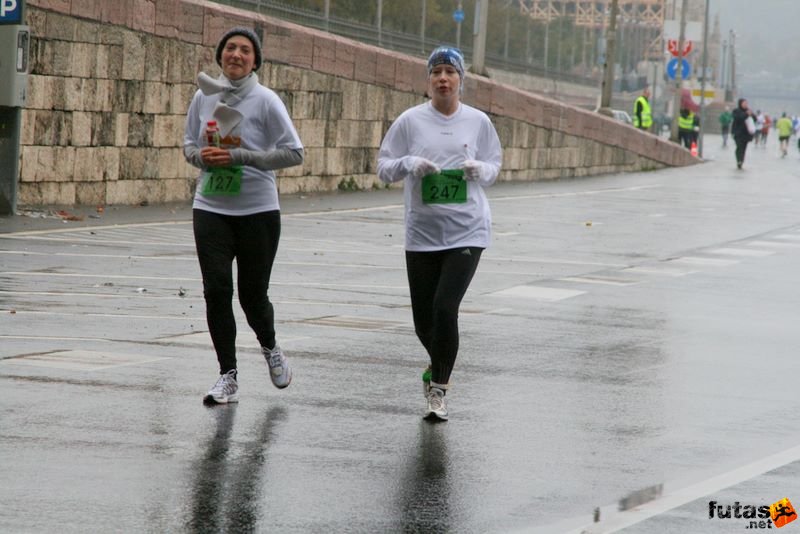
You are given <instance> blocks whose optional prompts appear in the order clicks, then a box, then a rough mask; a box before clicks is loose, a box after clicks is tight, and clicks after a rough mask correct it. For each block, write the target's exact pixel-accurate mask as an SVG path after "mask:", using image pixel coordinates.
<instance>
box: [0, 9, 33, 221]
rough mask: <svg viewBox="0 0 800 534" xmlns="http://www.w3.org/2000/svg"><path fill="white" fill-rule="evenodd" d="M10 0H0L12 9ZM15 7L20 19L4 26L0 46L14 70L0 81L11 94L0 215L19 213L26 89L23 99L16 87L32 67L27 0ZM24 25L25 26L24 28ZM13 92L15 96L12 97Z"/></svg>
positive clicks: (0, 164)
mask: <svg viewBox="0 0 800 534" xmlns="http://www.w3.org/2000/svg"><path fill="white" fill-rule="evenodd" d="M9 4H10V3H9V2H8V1H7V0H0V7H2V8H4V9H9V12H13V11H14V8H13V7H12V6H10V5H9ZM14 7H16V9H17V11H16V13H18V14H19V17H18V20H17V21H16V23H14V24H12V25H10V26H6V27H5V32H4V36H3V39H4V44H3V46H2V47H0V53H2V54H3V55H4V57H5V59H6V61H4V62H2V63H1V64H2V65H3V66H4V69H3V71H4V74H11V76H10V77H6V76H3V78H0V85H2V86H6V84H8V86H6V87H5V88H6V89H8V91H5V90H3V91H0V92H2V93H4V97H7V98H8V100H7V101H6V100H5V98H4V101H3V102H2V103H0V215H16V212H17V193H18V188H19V178H20V176H19V174H20V168H19V159H20V150H21V147H20V145H21V139H20V135H21V131H22V108H24V107H25V100H26V96H25V95H26V92H25V89H22V91H23V94H22V97H21V102H20V101H19V98H20V95H19V93H17V92H16V88H17V87H18V85H17V84H18V83H19V84H21V85H23V86H25V85H27V76H28V70H29V68H30V67H29V54H30V28H28V27H27V26H24V22H25V18H26V14H27V6H26V5H25V0H17V2H16V3H15V4H14ZM23 27H24V30H22V28H23ZM18 29H19V31H18ZM12 30H13V31H12ZM6 40H9V41H12V43H11V46H7V44H6ZM21 40H22V41H24V43H23V42H21ZM9 65H10V66H11V69H10V70H11V72H10V73H9V72H8V70H9V69H8V68H7V67H8V66H9ZM21 77H25V80H24V82H25V83H23V80H21V79H20V78H21ZM11 94H13V95H14V97H11Z"/></svg>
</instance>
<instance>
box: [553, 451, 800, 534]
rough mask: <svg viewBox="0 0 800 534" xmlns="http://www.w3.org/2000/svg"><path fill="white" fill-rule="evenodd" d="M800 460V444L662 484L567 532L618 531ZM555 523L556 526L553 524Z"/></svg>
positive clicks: (603, 509)
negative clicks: (632, 503)
mask: <svg viewBox="0 0 800 534" xmlns="http://www.w3.org/2000/svg"><path fill="white" fill-rule="evenodd" d="M798 460H800V445H798V446H796V447H792V448H790V449H786V450H785V451H781V452H778V453H776V454H772V455H770V456H766V457H764V458H761V459H759V460H755V461H754V462H752V463H749V464H747V465H744V466H742V467H738V468H736V469H733V470H731V471H728V472H726V473H721V474H719V475H717V476H714V477H711V478H709V479H707V480H703V481H700V482H697V483H695V484H691V485H689V486H685V487H671V485H670V484H669V483H666V484H664V490H663V494H662V496H661V497H660V498H658V499H656V500H653V501H651V502H648V503H645V504H641V505H639V506H637V507H635V508H632V509H631V510H627V511H624V512H619V511H618V510H617V506H618V505H617V503H614V504H613V505H609V506H605V507H603V508H601V513H600V518H601V521H600V522H599V523H592V522H587V523H586V524H585V525H584V526H582V527H578V528H575V529H573V530H569V531H567V534H601V533H603V534H605V533H611V532H617V531H619V530H622V529H623V528H627V527H629V526H631V525H635V524H637V523H641V522H642V521H645V520H646V519H650V518H651V517H655V516H657V515H660V514H663V513H664V512H668V511H670V510H674V509H675V508H678V507H680V506H683V505H685V504H688V503H690V502H692V501H695V500H697V499H700V498H702V497H704V496H706V495H712V494H714V493H716V492H718V491H721V490H723V489H725V488H729V487H731V486H735V485H737V484H741V483H742V482H746V481H748V480H751V479H753V478H755V477H757V476H760V475H763V474H764V473H767V472H769V471H774V470H775V469H778V468H780V467H783V466H785V465H788V464H790V463H794V462H797V461H798ZM553 526H555V525H553ZM549 532H564V530H563V529H551V530H549Z"/></svg>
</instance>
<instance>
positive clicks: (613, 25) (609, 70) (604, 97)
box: [598, 0, 619, 117]
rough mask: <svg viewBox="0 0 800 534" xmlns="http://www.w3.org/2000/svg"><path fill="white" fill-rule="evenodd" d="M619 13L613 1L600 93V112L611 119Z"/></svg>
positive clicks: (614, 0)
mask: <svg viewBox="0 0 800 534" xmlns="http://www.w3.org/2000/svg"><path fill="white" fill-rule="evenodd" d="M618 13H619V4H618V1H617V0H611V19H610V20H609V21H608V30H607V31H606V62H605V65H604V69H605V72H603V86H602V90H601V92H600V109H599V110H598V111H599V112H600V113H602V114H603V115H608V116H609V117H613V116H614V113H613V112H612V111H611V92H612V90H613V88H614V87H613V86H614V60H615V51H616V50H615V49H616V42H617V14H618Z"/></svg>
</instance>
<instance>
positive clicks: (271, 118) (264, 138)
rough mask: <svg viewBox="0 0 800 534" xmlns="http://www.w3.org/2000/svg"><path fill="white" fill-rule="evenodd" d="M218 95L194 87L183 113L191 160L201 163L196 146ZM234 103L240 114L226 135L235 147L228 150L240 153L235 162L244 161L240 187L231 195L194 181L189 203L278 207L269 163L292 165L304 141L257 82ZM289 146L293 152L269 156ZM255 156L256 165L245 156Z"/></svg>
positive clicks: (238, 210)
mask: <svg viewBox="0 0 800 534" xmlns="http://www.w3.org/2000/svg"><path fill="white" fill-rule="evenodd" d="M219 99H220V95H219V94H215V95H210V96H206V95H204V94H203V93H202V91H197V92H196V93H195V95H194V98H193V99H192V102H191V104H190V105H189V110H188V113H187V116H186V129H185V133H184V140H183V144H184V154H186V155H187V159H188V160H189V162H190V163H192V164H193V165H197V166H199V167H201V168H202V161H200V160H199V149H200V148H201V147H203V146H206V145H207V143H206V141H205V138H204V133H205V128H206V122H207V121H209V120H212V119H213V116H212V113H213V112H214V107H215V106H216V104H217V102H218V101H219ZM235 109H237V110H238V111H240V112H241V113H242V114H243V115H244V118H243V119H242V121H241V122H240V123H239V124H238V125H237V126H236V127H235V128H234V130H233V131H232V132H231V133H230V138H231V139H232V140H234V141H235V142H236V143H235V144H236V145H238V147H239V148H234V149H232V150H231V155H232V156H235V157H236V158H238V159H242V161H241V162H237V163H244V168H243V177H242V187H241V193H240V194H239V195H236V196H204V195H203V194H202V193H201V192H200V187H198V188H197V192H196V194H195V197H194V203H193V207H195V208H200V209H203V210H206V211H211V212H214V213H221V214H224V215H251V214H253V213H259V212H264V211H272V210H277V209H280V203H279V201H278V188H277V185H276V183H275V171H274V169H279V168H282V167H286V166H289V165H297V164H299V163H301V162H302V160H303V157H302V153H303V144H302V143H301V142H300V137H299V136H298V135H297V131H296V130H295V128H294V124H292V119H291V118H290V117H289V114H288V113H287V111H286V107H285V106H284V104H283V102H282V101H281V99H280V97H279V96H278V95H277V94H275V93H274V92H273V91H272V90H270V89H268V88H266V87H264V86H263V85H260V84H259V85H257V86H256V87H254V88H253V89H252V90H251V91H250V92H249V93H248V94H247V95H246V96H245V97H244V99H243V100H242V101H241V102H240V103H239V104H237V105H236V107H235ZM241 149H243V150H241ZM290 152H295V153H297V154H298V156H297V157H296V158H287V157H281V158H275V157H274V156H275V155H276V154H277V155H278V156H280V155H281V154H282V153H283V154H286V153H290ZM259 156H260V157H261V160H263V161H264V162H265V164H258V165H256V163H259V162H258V161H249V160H248V159H247V158H248V157H249V159H250V160H257V159H258V158H259ZM270 156H273V158H272V159H276V161H277V163H276V164H275V165H269V164H268V163H269V160H270ZM201 176H202V175H201Z"/></svg>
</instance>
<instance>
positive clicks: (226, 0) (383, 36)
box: [213, 0, 599, 87]
mask: <svg viewBox="0 0 800 534" xmlns="http://www.w3.org/2000/svg"><path fill="white" fill-rule="evenodd" d="M213 1H215V2H217V3H218V4H224V5H228V6H232V7H236V8H239V9H246V10H249V11H255V12H257V13H261V14H264V15H269V16H272V17H275V18H279V19H283V20H288V21H290V22H294V23H297V24H300V25H302V26H308V27H311V28H316V29H320V30H324V31H328V32H330V33H334V34H336V35H341V36H342V37H347V38H349V39H353V40H356V41H360V42H362V43H367V44H371V45H374V46H379V47H381V48H388V49H390V50H394V51H397V52H402V53H404V54H408V55H411V56H417V57H422V58H426V57H428V54H429V53H430V51H431V50H433V49H434V48H435V47H437V46H439V45H449V46H455V43H447V42H442V41H441V40H433V39H425V41H424V42H423V41H422V39H421V38H420V36H419V35H413V34H408V33H403V32H397V31H393V30H386V29H381V31H380V32H378V29H377V28H376V27H375V26H372V25H367V24H361V23H358V22H354V21H352V20H347V19H342V18H338V17H332V16H331V17H328V18H327V19H326V18H325V16H324V14H322V13H319V12H317V11H313V10H309V9H303V8H299V7H297V6H294V5H290V4H287V3H285V2H279V1H276V0H213ZM461 51H462V52H463V53H464V59H465V60H466V61H467V63H469V62H470V61H471V58H472V48H471V47H466V46H464V47H461ZM486 65H487V67H489V68H492V69H497V70H504V71H509V72H516V73H522V74H529V75H531V76H538V77H545V78H549V79H552V80H558V81H563V82H570V83H575V84H578V85H586V86H591V87H594V86H597V84H598V81H599V80H598V79H597V78H591V77H587V76H579V75H575V74H570V73H565V72H560V71H557V70H553V69H552V68H550V69H545V68H544V65H543V63H542V62H541V61H539V60H534V61H532V62H530V63H528V62H525V61H518V60H513V59H507V58H505V57H503V56H498V55H496V54H486Z"/></svg>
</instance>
